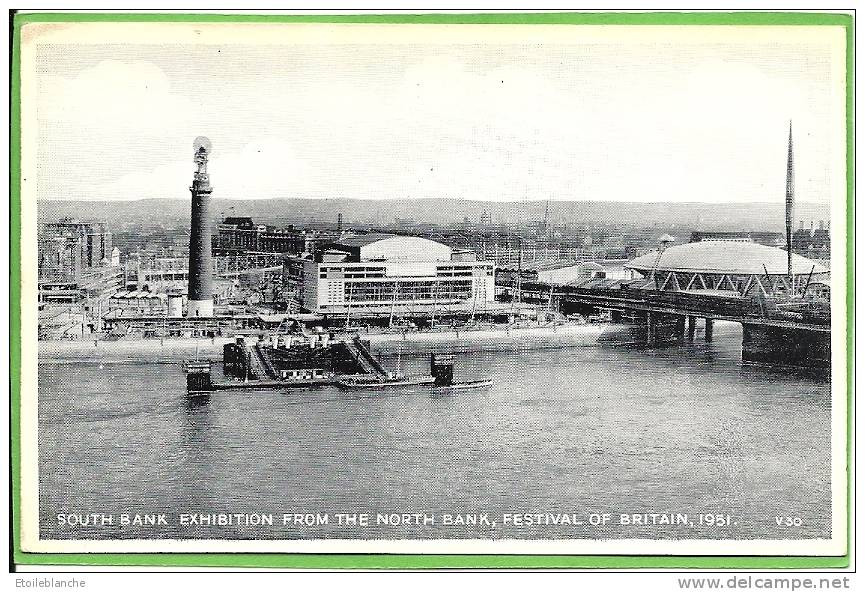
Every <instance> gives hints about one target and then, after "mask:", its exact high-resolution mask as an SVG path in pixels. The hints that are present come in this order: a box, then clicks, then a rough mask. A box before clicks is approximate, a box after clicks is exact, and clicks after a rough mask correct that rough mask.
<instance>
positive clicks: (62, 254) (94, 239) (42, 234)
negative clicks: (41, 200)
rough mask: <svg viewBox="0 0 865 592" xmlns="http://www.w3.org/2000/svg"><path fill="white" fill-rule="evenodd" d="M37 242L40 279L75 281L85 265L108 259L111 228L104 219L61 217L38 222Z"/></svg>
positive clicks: (96, 265)
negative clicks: (86, 219)
mask: <svg viewBox="0 0 865 592" xmlns="http://www.w3.org/2000/svg"><path fill="white" fill-rule="evenodd" d="M38 242H39V279H40V280H41V281H49V282H77V281H78V280H79V279H80V276H81V274H82V273H83V272H84V271H85V270H87V269H88V268H94V267H101V266H105V265H111V263H112V255H113V253H112V251H113V247H112V244H111V232H110V231H109V230H108V228H107V226H106V224H105V223H104V222H83V221H81V220H73V219H71V218H64V219H62V220H60V221H59V222H52V223H48V224H41V225H40V226H39V230H38ZM118 255H119V254H118Z"/></svg>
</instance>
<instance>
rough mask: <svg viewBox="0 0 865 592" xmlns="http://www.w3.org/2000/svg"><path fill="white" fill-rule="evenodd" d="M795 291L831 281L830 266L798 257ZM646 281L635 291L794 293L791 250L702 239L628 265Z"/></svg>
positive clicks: (750, 294)
mask: <svg viewBox="0 0 865 592" xmlns="http://www.w3.org/2000/svg"><path fill="white" fill-rule="evenodd" d="M792 261H793V282H794V288H795V290H797V291H801V290H803V289H804V288H805V286H806V284H807V283H808V281H809V279H810V281H811V282H816V281H819V280H825V279H827V278H828V276H829V268H828V267H826V266H825V265H823V264H821V263H818V262H816V261H811V260H810V259H806V258H805V257H802V256H800V255H796V254H793V260H792ZM625 268H626V269H630V270H633V271H634V272H637V273H638V274H640V275H641V276H642V279H644V280H646V281H645V282H643V283H642V284H634V285H633V286H632V287H645V288H652V289H658V290H668V291H681V292H694V293H700V294H706V295H710V294H717V295H724V296H727V295H735V294H738V295H740V296H752V295H755V294H757V293H762V294H763V295H767V294H779V293H784V294H789V293H790V289H791V287H790V285H789V279H788V275H787V252H786V251H784V250H781V249H778V248H775V247H768V246H766V245H761V244H758V243H753V242H744V241H700V242H695V243H688V244H684V245H676V246H672V247H669V248H667V249H663V250H661V251H653V252H651V253H647V254H645V255H643V256H641V257H637V258H636V259H633V260H631V261H629V262H628V263H626V264H625Z"/></svg>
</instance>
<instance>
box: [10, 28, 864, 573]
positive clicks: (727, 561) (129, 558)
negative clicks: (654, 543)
mask: <svg viewBox="0 0 865 592" xmlns="http://www.w3.org/2000/svg"><path fill="white" fill-rule="evenodd" d="M166 21H170V22H187V23H189V22H201V23H215V22H216V23H224V22H234V23H238V22H240V23H262V22H277V23H389V24H535V25H545V24H560V25H755V26H761V25H762V26H766V25H786V26H792V25H807V26H815V25H817V26H840V27H844V29H845V32H846V40H847V78H846V81H847V414H848V426H847V436H848V437H847V476H848V491H847V520H848V529H847V534H848V543H847V554H846V555H844V556H842V557H790V556H772V557H740V556H729V557H720V556H712V557H703V556H677V557H673V556H631V555H627V556H623V555H618V556H616V555H336V554H329V555H325V554H260V553H182V554H142V553H98V554H97V553H91V554H86V553H84V554H58V553H44V554H43V553H25V552H23V551H21V545H20V543H21V539H20V534H21V531H20V514H19V509H20V507H21V490H20V483H19V478H20V465H21V456H20V454H21V448H20V437H21V426H20V409H19V406H20V403H21V383H20V373H21V304H20V297H21V294H20V285H21V259H20V256H21V251H20V242H21V186H20V180H21V179H20V166H21V108H20V100H21V78H20V74H21V72H20V59H21V54H20V49H21V45H20V44H21V27H22V26H23V25H25V24H27V23H67V22H147V23H150V22H166ZM13 27H14V28H13V35H12V53H13V56H12V57H13V63H12V77H11V103H10V133H11V142H10V175H9V181H10V205H9V214H10V230H9V240H10V244H9V257H10V274H9V289H10V295H9V323H10V327H9V346H10V350H9V352H10V355H9V363H10V366H9V367H10V387H11V389H10V394H11V397H10V404H11V410H10V411H11V414H10V418H11V426H10V428H11V430H10V433H11V442H10V455H11V457H12V458H11V461H12V462H11V469H12V475H11V476H12V513H13V517H12V519H11V520H10V523H11V525H12V537H13V545H14V550H13V560H14V561H15V563H18V564H22V565H89V566H173V567H189V568H194V567H204V566H208V567H237V568H243V567H257V568H262V567H282V568H295V569H432V568H511V569H513V568H536V569H537V568H595V569H605V568H609V569H612V568H615V569H677V568H678V569H681V568H698V569H777V568H787V569H819V568H844V567H848V566H849V565H850V554H849V553H850V551H849V549H850V540H851V539H850V537H852V535H853V526H854V525H853V524H852V523H851V517H852V496H851V495H850V493H851V489H852V477H853V474H852V472H851V470H852V453H853V448H852V446H853V442H852V435H853V390H852V389H853V332H854V322H853V318H854V283H855V282H854V277H855V276H854V271H855V270H854V265H853V259H854V236H853V232H854V230H855V228H854V219H855V217H854V197H853V196H854V191H853V183H854V167H855V160H854V143H853V117H854V111H853V51H854V46H853V35H854V26H853V15H851V14H840V13H813V12H643V13H640V12H630V13H621V12H587V13H575V12H556V13H532V14H519V13H517V14H515V13H493V14H465V13H463V14H460V13H457V14H354V15H329V14H302V15H298V14H294V15H284V14H283V15H264V14H184V13H176V14H172V13H135V14H132V13H95V12H94V13H86V12H85V13H41V14H40V13H30V14H15V15H14V18H13Z"/></svg>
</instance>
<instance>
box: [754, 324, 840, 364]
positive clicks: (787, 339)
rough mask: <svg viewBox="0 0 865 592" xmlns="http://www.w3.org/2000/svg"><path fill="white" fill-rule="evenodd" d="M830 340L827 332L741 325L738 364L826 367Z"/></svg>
mask: <svg viewBox="0 0 865 592" xmlns="http://www.w3.org/2000/svg"><path fill="white" fill-rule="evenodd" d="M830 340H831V336H830V334H829V333H822V332H817V331H809V330H807V329H794V328H786V327H772V326H767V325H751V324H748V323H742V361H743V362H751V363H759V364H773V365H781V366H803V367H807V368H829V367H830V364H831V353H832V352H831V343H830Z"/></svg>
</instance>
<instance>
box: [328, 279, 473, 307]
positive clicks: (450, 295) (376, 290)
mask: <svg viewBox="0 0 865 592" xmlns="http://www.w3.org/2000/svg"><path fill="white" fill-rule="evenodd" d="M471 294H472V282H471V280H456V281H448V282H430V281H420V282H417V281H416V282H357V283H350V284H346V285H345V287H344V289H343V297H344V298H345V300H346V302H350V301H386V300H390V301H393V300H397V301H404V300H433V299H439V300H465V299H468V298H471Z"/></svg>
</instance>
